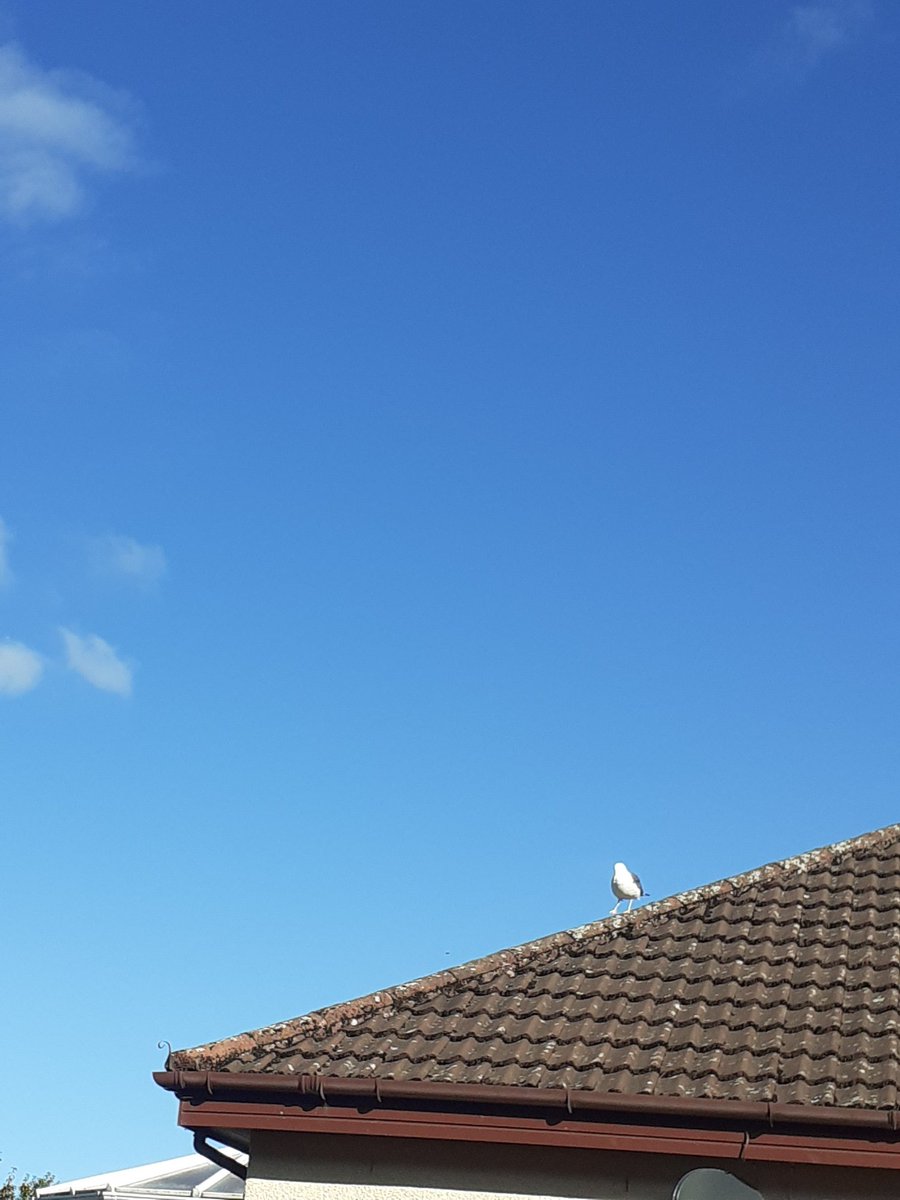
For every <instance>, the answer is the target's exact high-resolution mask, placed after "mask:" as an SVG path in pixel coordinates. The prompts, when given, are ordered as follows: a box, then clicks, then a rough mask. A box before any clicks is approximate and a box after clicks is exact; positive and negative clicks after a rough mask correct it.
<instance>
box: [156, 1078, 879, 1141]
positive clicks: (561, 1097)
mask: <svg viewBox="0 0 900 1200" xmlns="http://www.w3.org/2000/svg"><path fill="white" fill-rule="evenodd" d="M153 1079H154V1082H155V1083H157V1084H158V1085H159V1087H161V1088H164V1089H165V1090H166V1091H171V1092H174V1093H175V1094H176V1095H177V1096H179V1097H180V1098H181V1099H183V1100H191V1099H194V1100H205V1099H209V1098H211V1099H213V1100H215V1099H216V1098H217V1097H218V1098H219V1099H220V1100H221V1101H223V1102H226V1103H227V1101H228V1099H229V1098H237V1097H242V1098H244V1099H245V1100H247V1099H248V1098H249V1097H251V1096H252V1097H253V1098H254V1101H253V1102H256V1103H260V1104H262V1103H264V1102H265V1099H266V1098H267V1097H268V1098H269V1099H270V1100H271V1099H272V1098H275V1097H277V1098H279V1103H284V1102H285V1099H286V1097H287V1096H291V1097H293V1098H294V1099H295V1100H296V1101H298V1102H301V1103H303V1104H305V1105H308V1104H309V1103H310V1102H311V1103H312V1104H313V1105H316V1104H319V1105H322V1106H325V1107H328V1106H329V1105H335V1104H340V1103H342V1102H343V1103H344V1104H350V1105H353V1106H358V1105H359V1104H360V1102H363V1103H364V1110H363V1109H360V1111H366V1112H368V1111H370V1110H372V1109H374V1108H377V1107H379V1106H384V1107H388V1106H390V1105H391V1104H392V1102H397V1101H400V1102H406V1103H410V1104H413V1105H419V1104H421V1105H429V1106H433V1107H435V1108H437V1109H440V1110H445V1111H449V1110H451V1109H453V1108H454V1107H458V1106H467V1107H470V1108H476V1109H479V1110H489V1109H492V1108H496V1107H503V1108H506V1109H512V1108H515V1109H544V1110H546V1109H562V1110H564V1112H566V1113H568V1114H569V1115H572V1114H577V1113H583V1114H587V1113H598V1112H606V1113H610V1114H613V1113H617V1114H619V1115H620V1116H625V1115H629V1116H638V1117H640V1116H666V1117H669V1118H674V1119H679V1120H686V1119H691V1120H704V1121H711V1122H714V1123H720V1122H735V1121H744V1122H758V1123H761V1124H764V1125H765V1126H766V1127H768V1128H774V1127H775V1126H779V1125H790V1126H807V1127H813V1126H815V1127H823V1128H824V1127H828V1128H832V1129H834V1128H841V1129H847V1130H849V1129H865V1130H880V1131H881V1132H882V1133H883V1134H885V1135H897V1134H898V1133H900V1110H898V1109H895V1108H891V1109H885V1108H880V1109H867V1108H852V1107H846V1106H844V1107H842V1106H840V1105H822V1104H788V1103H781V1102H775V1101H765V1100H715V1099H710V1098H708V1097H691V1096H654V1095H650V1094H647V1093H642V1094H640V1095H628V1094H626V1093H624V1092H591V1091H578V1090H577V1089H570V1088H537V1087H517V1086H515V1085H510V1084H492V1083H439V1082H432V1081H428V1080H415V1081H403V1080H393V1079H382V1080H378V1079H359V1078H349V1079H348V1078H346V1077H342V1076H328V1075H296V1076H295V1075H278V1074H272V1075H264V1074H259V1073H257V1074H254V1073H252V1072H236V1071H156V1072H154V1075H153Z"/></svg>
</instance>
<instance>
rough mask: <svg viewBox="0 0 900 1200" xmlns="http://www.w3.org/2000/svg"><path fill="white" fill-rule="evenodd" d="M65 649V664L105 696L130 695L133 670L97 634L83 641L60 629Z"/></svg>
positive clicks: (89, 635) (82, 638)
mask: <svg viewBox="0 0 900 1200" xmlns="http://www.w3.org/2000/svg"><path fill="white" fill-rule="evenodd" d="M59 632H60V634H61V635H62V639H63V644H64V645H65V648H66V663H67V665H68V666H69V667H70V668H71V669H72V670H73V671H76V672H77V673H78V674H79V675H80V676H81V677H82V679H86V680H87V681H88V683H90V684H93V686H94V687H96V688H100V690H101V691H103V692H115V694H116V695H117V696H128V695H130V694H131V668H130V667H129V666H128V665H127V663H124V662H123V661H122V659H121V658H119V656H118V654H116V652H115V650H114V649H113V648H112V646H111V645H110V644H109V642H105V641H104V640H103V638H102V637H97V635H96V634H95V633H89V634H88V635H87V636H86V637H80V636H79V635H78V634H77V633H73V632H72V631H71V629H60V631H59Z"/></svg>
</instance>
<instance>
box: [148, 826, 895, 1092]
mask: <svg viewBox="0 0 900 1200" xmlns="http://www.w3.org/2000/svg"><path fill="white" fill-rule="evenodd" d="M897 837H900V823H897V824H894V825H885V826H883V827H882V828H880V829H875V830H872V831H870V832H868V833H864V834H859V835H857V836H856V837H853V838H848V839H846V840H844V841H841V842H834V843H832V844H831V845H827V846H820V847H817V848H815V849H813V850H807V851H805V852H804V853H803V854H797V855H793V856H791V857H790V858H784V859H777V860H775V861H774V862H770V863H765V864H763V865H762V866H759V867H754V868H753V869H752V870H750V871H744V872H741V873H739V874H737V875H731V876H727V877H725V878H724V879H719V880H716V881H715V882H713V883H707V884H703V885H702V886H701V887H697V888H689V889H687V890H686V891H683V892H677V893H676V894H675V895H672V896H667V897H664V898H662V899H660V900H657V901H655V902H654V903H652V904H646V905H644V906H642V907H641V908H639V909H635V910H634V911H633V912H629V913H622V914H620V915H618V916H606V917H601V918H600V919H598V920H596V921H592V922H589V923H588V924H586V925H580V926H576V927H574V928H572V929H563V930H560V931H559V932H558V933H551V934H547V935H545V936H544V937H540V938H536V939H534V940H533V941H529V942H522V943H520V944H519V945H516V946H510V947H508V948H506V949H503V950H495V951H493V952H491V953H490V954H487V955H482V956H481V957H479V958H474V959H471V960H470V961H468V962H464V963H461V964H460V965H459V966H457V967H446V968H444V969H443V970H440V971H435V972H433V973H432V974H430V975H422V976H419V977H418V978H417V979H412V980H410V981H409V982H407V983H400V984H393V985H391V986H390V987H387V988H381V989H379V990H378V991H375V992H369V993H367V994H366V995H363V996H359V997H357V998H355V999H352V1000H343V1001H339V1002H338V1003H336V1004H330V1005H326V1006H325V1007H323V1008H319V1009H314V1010H313V1011H312V1012H308V1013H304V1014H302V1015H301V1016H298V1017H293V1018H291V1019H289V1020H287V1021H280V1022H277V1023H275V1024H273V1025H268V1026H264V1027H262V1028H260V1029H255V1030H250V1031H248V1032H246V1033H242V1034H237V1035H235V1036H234V1037H228V1038H224V1039H222V1040H221V1041H217V1042H209V1043H207V1044H205V1045H202V1046H195V1047H193V1048H191V1049H187V1050H178V1051H174V1052H173V1053H172V1054H171V1055H170V1056H169V1059H168V1061H167V1064H166V1065H167V1068H176V1069H177V1068H179V1067H189V1066H193V1065H195V1063H196V1060H197V1059H198V1058H199V1059H201V1060H202V1062H203V1064H204V1066H213V1065H214V1064H215V1063H216V1062H224V1061H230V1060H233V1059H234V1058H235V1057H237V1056H238V1055H240V1054H243V1053H245V1052H247V1051H251V1050H258V1049H260V1048H261V1047H264V1046H267V1045H271V1044H273V1043H278V1042H280V1041H283V1040H287V1039H290V1038H292V1037H295V1036H298V1035H302V1034H305V1033H311V1032H313V1031H316V1032H319V1033H322V1032H324V1031H327V1032H329V1033H336V1032H337V1031H338V1030H340V1029H343V1028H344V1027H345V1026H347V1025H350V1026H353V1025H355V1024H356V1023H357V1022H358V1021H359V1020H360V1019H361V1018H364V1017H366V1016H368V1015H370V1014H371V1013H373V1012H376V1011H378V1010H379V1009H390V1008H395V1007H398V1006H401V1005H404V1004H408V1003H411V1002H413V1001H415V1000H416V999H417V998H418V997H420V996H422V995H423V994H427V993H433V992H438V991H441V990H443V989H445V988H457V987H460V986H461V985H463V984H467V983H471V982H473V981H475V980H478V979H480V978H482V979H486V978H488V977H490V976H492V975H496V974H498V973H499V972H501V971H504V970H507V971H511V970H512V969H522V968H523V967H526V966H528V965H529V964H530V963H533V962H537V961H539V960H540V958H541V957H542V956H544V955H550V954H552V953H554V952H555V951H558V950H562V949H565V948H568V947H571V946H573V945H578V944H579V943H581V942H584V941H587V940H588V939H591V938H604V939H607V938H610V937H612V936H614V935H615V934H616V933H618V932H619V931H620V930H622V929H625V928H629V929H631V928H634V927H641V926H644V925H651V924H652V923H653V922H654V920H655V919H658V918H660V917H663V916H668V915H670V914H671V913H672V912H674V911H675V910H677V909H690V908H693V907H697V906H699V905H704V904H706V903H708V902H709V901H711V900H714V899H717V898H719V897H721V896H723V895H728V894H731V893H734V894H739V893H740V892H742V891H744V890H745V889H746V888H748V887H751V886H755V885H758V884H761V883H766V882H769V881H770V880H772V879H776V878H779V877H783V876H785V875H789V874H792V873H795V872H798V873H799V872H800V871H803V870H806V869H808V868H810V867H812V866H820V865H822V864H825V863H829V862H834V861H835V860H839V859H840V858H842V857H844V856H845V855H846V854H848V853H851V852H853V851H854V850H857V849H860V848H865V849H870V848H873V847H875V846H877V845H878V844H879V843H881V842H887V841H890V840H891V839H892V838H897Z"/></svg>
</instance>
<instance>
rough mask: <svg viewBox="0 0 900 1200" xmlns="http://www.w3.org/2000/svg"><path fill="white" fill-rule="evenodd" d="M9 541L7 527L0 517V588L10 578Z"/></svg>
mask: <svg viewBox="0 0 900 1200" xmlns="http://www.w3.org/2000/svg"><path fill="white" fill-rule="evenodd" d="M9 542H10V534H9V529H8V528H7V526H6V523H5V521H4V520H3V518H2V517H0V588H3V587H6V585H7V584H8V583H9V582H10V580H11V579H12V571H11V570H10V569H9Z"/></svg>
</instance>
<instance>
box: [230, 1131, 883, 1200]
mask: <svg viewBox="0 0 900 1200" xmlns="http://www.w3.org/2000/svg"><path fill="white" fill-rule="evenodd" d="M701 1166H706V1167H720V1168H725V1169H726V1170H730V1171H732V1172H733V1173H734V1174H735V1175H736V1176H737V1177H738V1178H739V1179H742V1180H743V1181H744V1182H745V1183H747V1184H749V1185H750V1186H751V1187H754V1188H756V1189H757V1191H759V1192H760V1193H761V1194H762V1196H763V1200H882V1198H886V1197H892V1198H896V1197H900V1171H896V1172H894V1171H858V1170H853V1169H851V1168H847V1167H785V1166H781V1165H776V1164H768V1163H747V1164H743V1163H726V1162H723V1161H715V1162H714V1161H710V1160H702V1159H691V1158H681V1157H677V1158H676V1157H672V1158H669V1157H667V1156H663V1155H656V1154H646V1155H630V1154H617V1153H606V1152H603V1151H582V1150H558V1149H544V1148H539V1147H530V1146H523V1147H518V1146H489V1145H467V1144H466V1143H464V1142H427V1141H420V1140H416V1139H413V1138H396V1139H388V1138H377V1137H351V1136H347V1135H337V1134H330V1135H329V1134H310V1135H301V1134H278V1133H275V1134H271V1133H254V1134H253V1138H252V1143H251V1152H250V1168H249V1177H248V1179H247V1190H246V1200H518V1198H519V1197H524V1198H528V1200H542V1198H544V1197H546V1198H547V1200H559V1198H560V1197H563V1198H570V1200H671V1196H672V1189H673V1188H674V1186H675V1184H676V1182H677V1181H678V1180H679V1179H680V1178H681V1177H682V1175H685V1174H686V1173H687V1172H688V1171H690V1170H691V1169H692V1168H694V1167H701Z"/></svg>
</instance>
